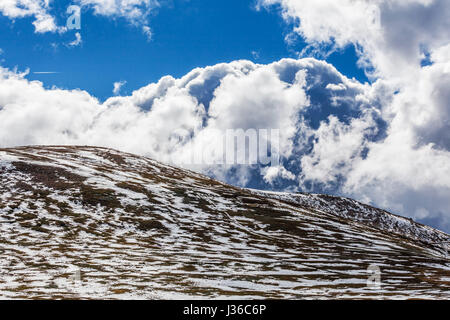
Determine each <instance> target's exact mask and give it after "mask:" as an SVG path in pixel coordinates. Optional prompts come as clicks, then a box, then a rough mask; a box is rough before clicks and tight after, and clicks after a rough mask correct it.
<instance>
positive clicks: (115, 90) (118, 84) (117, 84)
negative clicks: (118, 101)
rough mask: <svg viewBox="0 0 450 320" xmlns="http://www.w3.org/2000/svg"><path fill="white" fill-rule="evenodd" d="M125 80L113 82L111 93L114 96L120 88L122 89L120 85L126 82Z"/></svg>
mask: <svg viewBox="0 0 450 320" xmlns="http://www.w3.org/2000/svg"><path fill="white" fill-rule="evenodd" d="M126 83H127V82H126V81H118V82H114V85H113V94H114V95H115V96H117V95H118V94H119V93H120V89H122V87H123V86H124V85H125V84H126Z"/></svg>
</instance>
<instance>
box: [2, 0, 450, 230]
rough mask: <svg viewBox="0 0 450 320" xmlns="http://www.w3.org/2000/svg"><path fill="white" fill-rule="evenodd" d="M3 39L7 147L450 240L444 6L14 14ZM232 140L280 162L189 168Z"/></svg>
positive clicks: (17, 5) (166, 3) (282, 0)
mask: <svg viewBox="0 0 450 320" xmlns="http://www.w3.org/2000/svg"><path fill="white" fill-rule="evenodd" d="M71 5H72V6H73V5H75V6H78V7H79V8H80V15H79V17H80V25H79V27H80V28H79V29H78V28H75V29H71V28H68V27H67V20H68V19H69V18H70V17H71V16H72V15H73V12H72V11H71V12H70V13H68V12H67V9H68V8H69V6H71ZM76 18H78V16H76ZM69 21H72V22H73V21H77V19H75V20H73V19H72V20H69ZM0 28H1V33H0V66H1V68H0V147H13V146H19V145H31V144H89V145H98V146H105V147H112V148H116V149H119V150H123V151H129V152H134V153H137V154H142V155H146V156H149V157H152V158H155V159H157V160H160V161H164V162H172V163H173V162H175V164H177V165H180V166H183V167H186V168H189V169H193V170H197V171H200V172H203V173H205V174H208V175H210V176H212V177H214V178H217V179H220V180H223V181H226V182H228V183H231V184H234V185H239V186H243V187H252V188H260V189H268V190H276V191H291V192H300V191H302V192H321V193H329V194H334V195H341V196H347V197H351V198H354V199H357V200H360V201H363V202H365V203H369V204H372V205H374V206H377V207H381V208H385V209H388V210H390V211H392V212H394V213H398V214H401V215H404V216H407V217H410V218H413V219H415V220H416V221H419V222H423V223H426V224H429V225H432V226H434V227H437V228H440V229H441V230H445V231H447V232H449V231H450V210H449V208H450V107H449V102H450V3H449V2H448V1H446V0H377V1H369V0H342V1H334V0H302V1H299V0H248V1H246V0H228V1H222V0H215V1H207V0H159V1H156V0H134V1H128V0H71V1H52V0H4V1H1V2H0ZM230 129H232V130H237V129H243V130H249V129H250V130H253V129H255V130H278V131H279V136H278V139H277V140H275V139H274V138H273V137H270V138H267V139H266V140H267V141H266V142H267V143H268V144H269V145H270V146H271V147H272V149H273V148H276V151H277V153H278V154H279V155H280V162H279V163H277V164H276V165H274V164H272V165H267V164H262V163H258V164H253V165H241V164H233V165H223V164H218V163H212V164H211V163H206V162H202V163H195V164H193V163H190V162H189V161H186V160H187V159H188V158H189V157H190V156H191V155H192V154H193V153H198V152H199V150H201V153H202V154H203V155H206V156H207V157H209V159H213V160H214V159H216V160H217V159H219V158H220V157H223V152H222V151H223V150H220V141H222V140H223V135H224V133H225V132H226V131H227V130H230ZM238 148H239V146H238ZM273 150H274V149H273ZM249 152H251V151H249ZM213 162H214V161H213Z"/></svg>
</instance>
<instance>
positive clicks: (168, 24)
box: [0, 0, 367, 100]
mask: <svg viewBox="0 0 450 320" xmlns="http://www.w3.org/2000/svg"><path fill="white" fill-rule="evenodd" d="M73 3H74V2H73V1H72V0H68V1H65V0H63V1H53V2H51V8H52V9H51V12H52V13H53V14H54V16H55V20H56V21H57V22H58V23H59V25H65V24H66V20H67V18H68V17H69V16H70V14H67V13H66V9H67V8H68V7H69V6H70V5H71V4H73ZM255 4H256V3H255V2H253V1H242V0H228V1H224V0H217V1H214V4H213V5H212V4H211V1H207V0H190V1H187V0H173V1H164V0H163V1H161V2H160V5H159V6H158V7H156V8H155V9H154V11H152V13H150V14H149V16H148V24H146V25H148V26H149V27H150V28H151V33H152V35H151V39H150V40H149V39H148V36H147V35H146V34H145V33H144V32H142V31H141V26H136V25H134V24H133V23H132V22H130V21H129V20H127V18H126V17H113V18H109V17H108V16H106V17H105V16H102V15H99V14H96V13H95V10H93V9H91V8H90V7H85V8H83V9H82V11H81V29H80V30H76V29H73V30H69V31H67V32H65V33H64V34H59V33H58V32H55V33H52V32H48V33H44V34H36V33H35V32H34V29H35V27H34V26H33V24H32V22H33V21H34V20H35V18H34V17H32V16H30V17H25V18H23V19H15V20H12V21H11V19H9V18H7V17H5V16H3V17H1V18H0V27H1V48H2V49H3V55H2V58H3V59H4V63H3V66H5V67H8V68H14V67H17V68H18V69H19V70H25V69H27V68H29V69H30V75H29V76H28V77H27V78H28V79H30V80H39V81H42V82H43V83H44V85H45V86H46V87H52V86H54V85H55V86H58V87H59V88H66V89H76V88H80V89H82V90H87V91H88V92H90V93H91V94H92V95H94V96H96V97H98V98H99V99H101V100H105V99H106V98H108V97H110V96H111V95H112V94H113V92H112V90H113V85H114V83H115V82H121V81H122V82H123V81H126V85H123V86H122V88H121V89H122V90H121V93H122V94H130V93H131V92H132V91H133V90H136V89H139V88H140V87H142V86H145V85H147V84H148V83H151V82H155V81H158V79H160V78H161V77H163V76H165V75H172V76H174V77H181V76H183V75H184V74H186V73H188V72H189V71H191V70H192V69H194V68H196V67H205V66H208V65H214V64H217V63H221V62H231V61H234V60H240V59H248V60H252V61H254V62H256V63H263V64H264V63H270V62H273V61H277V60H280V59H282V58H286V57H294V58H295V57H297V56H298V54H297V53H298V52H299V51H301V50H302V49H303V48H304V47H305V43H304V42H303V41H302V39H301V38H298V39H297V41H296V42H295V43H293V44H292V45H287V44H286V42H285V41H284V36H286V35H287V34H288V33H289V26H287V25H286V24H285V23H284V21H283V19H282V17H281V16H280V15H278V14H276V13H275V12H269V11H266V10H259V11H258V10H256V6H255ZM77 32H78V33H79V34H80V35H81V39H82V42H81V43H80V44H79V45H77V46H71V45H68V44H69V43H71V42H73V41H74V40H75V39H76V35H75V34H76V33H77ZM356 59H357V58H356V55H355V53H354V49H353V47H352V46H349V47H348V48H346V49H345V50H341V51H339V52H336V53H335V54H333V55H332V56H330V57H329V61H331V62H332V63H333V64H335V65H336V66H337V67H338V68H340V70H342V72H344V73H345V74H346V75H348V76H350V77H357V78H358V79H360V80H367V78H366V77H365V74H364V71H363V70H362V69H360V68H358V67H357V66H356V64H355V62H356ZM33 72H57V73H46V74H41V73H40V74H34V73H33Z"/></svg>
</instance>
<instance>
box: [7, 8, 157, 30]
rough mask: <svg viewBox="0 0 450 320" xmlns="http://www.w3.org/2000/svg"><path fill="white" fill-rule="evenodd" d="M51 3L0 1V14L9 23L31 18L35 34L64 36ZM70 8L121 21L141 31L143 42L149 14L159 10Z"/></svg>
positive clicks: (147, 28) (62, 27) (64, 28)
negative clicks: (9, 21)
mask: <svg viewBox="0 0 450 320" xmlns="http://www.w3.org/2000/svg"><path fill="white" fill-rule="evenodd" d="M52 1H53V0H2V1H1V2H0V13H1V14H3V15H4V16H5V17H8V18H10V19H18V18H25V17H33V18H34V22H33V25H34V27H35V31H36V33H45V32H56V31H57V32H65V31H67V29H66V27H65V26H58V25H57V23H56V19H55V17H56V16H57V13H56V12H54V10H53V8H52ZM73 4H75V5H79V6H80V7H81V8H85V9H91V10H92V11H93V12H94V14H96V15H101V16H106V17H111V18H124V19H126V20H127V21H128V22H130V23H131V24H133V25H136V26H138V27H141V28H142V32H143V33H144V34H145V35H146V37H147V38H149V39H150V38H151V29H150V27H149V26H148V22H149V21H148V17H149V14H150V12H151V11H152V10H153V9H155V8H156V7H158V6H159V3H158V1H157V0H74V2H73Z"/></svg>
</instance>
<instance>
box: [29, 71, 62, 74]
mask: <svg viewBox="0 0 450 320" xmlns="http://www.w3.org/2000/svg"><path fill="white" fill-rule="evenodd" d="M56 73H60V72H55V71H38V72H33V74H56Z"/></svg>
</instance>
